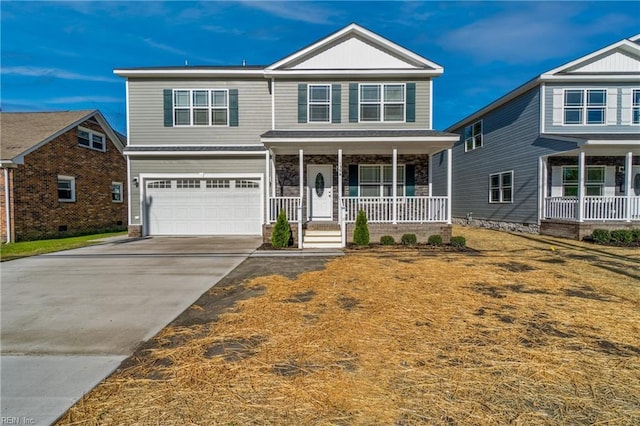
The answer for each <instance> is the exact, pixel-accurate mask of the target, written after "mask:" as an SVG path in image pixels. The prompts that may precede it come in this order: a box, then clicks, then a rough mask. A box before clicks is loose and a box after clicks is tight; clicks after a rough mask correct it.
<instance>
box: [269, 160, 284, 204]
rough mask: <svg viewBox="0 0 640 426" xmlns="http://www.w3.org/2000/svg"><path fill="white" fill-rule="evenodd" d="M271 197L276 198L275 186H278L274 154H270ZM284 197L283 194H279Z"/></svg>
mask: <svg viewBox="0 0 640 426" xmlns="http://www.w3.org/2000/svg"><path fill="white" fill-rule="evenodd" d="M270 167H271V196H272V197H275V196H276V185H277V184H278V175H277V174H276V154H275V153H274V152H272V153H271V165H270ZM280 196H283V197H284V194H280Z"/></svg>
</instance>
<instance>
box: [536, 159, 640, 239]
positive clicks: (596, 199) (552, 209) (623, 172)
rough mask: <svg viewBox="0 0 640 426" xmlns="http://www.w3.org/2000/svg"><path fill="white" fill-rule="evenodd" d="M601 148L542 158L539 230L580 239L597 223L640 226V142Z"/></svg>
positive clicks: (601, 225)
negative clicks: (639, 145)
mask: <svg viewBox="0 0 640 426" xmlns="http://www.w3.org/2000/svg"><path fill="white" fill-rule="evenodd" d="M598 148H600V149H594V148H591V149H580V150H579V151H578V152H577V153H564V154H562V155H558V156H551V157H548V158H541V159H540V176H541V186H542V191H541V192H542V194H544V196H543V197H542V200H541V210H540V211H541V215H540V233H541V234H545V235H552V236H558V237H566V238H573V239H578V240H582V239H583V238H585V237H587V236H589V235H591V233H592V232H593V230H594V229H597V228H604V229H609V230H613V229H630V228H635V227H640V157H638V155H637V154H638V153H637V152H636V151H637V148H632V149H628V150H621V149H617V150H613V149H609V150H603V149H601V148H602V147H598ZM625 151H626V152H625Z"/></svg>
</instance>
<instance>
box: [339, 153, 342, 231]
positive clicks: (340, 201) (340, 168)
mask: <svg viewBox="0 0 640 426" xmlns="http://www.w3.org/2000/svg"><path fill="white" fill-rule="evenodd" d="M338 222H340V223H342V148H340V149H338Z"/></svg>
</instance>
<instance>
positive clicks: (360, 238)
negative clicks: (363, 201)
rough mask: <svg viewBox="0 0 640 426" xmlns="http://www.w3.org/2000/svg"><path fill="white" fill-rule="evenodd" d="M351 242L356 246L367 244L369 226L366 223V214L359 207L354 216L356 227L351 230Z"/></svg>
mask: <svg viewBox="0 0 640 426" xmlns="http://www.w3.org/2000/svg"><path fill="white" fill-rule="evenodd" d="M353 243H354V244H355V245H358V246H366V245H368V244H369V226H368V225H367V215H366V213H365V212H364V210H362V209H360V211H359V212H358V216H357V217H356V228H355V229H354V231H353Z"/></svg>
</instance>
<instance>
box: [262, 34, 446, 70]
mask: <svg viewBox="0 0 640 426" xmlns="http://www.w3.org/2000/svg"><path fill="white" fill-rule="evenodd" d="M354 70H357V72H358V73H363V74H366V73H367V71H369V72H371V73H376V74H379V73H383V74H398V73H401V74H404V75H406V74H422V75H430V76H438V75H440V74H442V73H443V71H444V70H443V68H442V66H440V65H438V64H436V63H435V62H432V61H430V60H429V59H427V58H424V57H422V56H420V55H418V54H416V53H414V52H412V51H410V50H408V49H406V48H404V47H402V46H400V45H398V44H396V43H394V42H392V41H390V40H388V39H386V38H384V37H382V36H380V35H378V34H376V33H374V32H372V31H369V30H367V29H366V28H364V27H361V26H360V25H358V24H355V23H352V24H349V25H347V26H346V27H344V28H342V29H340V30H338V31H336V32H334V33H333V34H330V35H328V36H327V37H325V38H323V39H320V40H318V41H316V42H315V43H312V44H310V45H309V46H307V47H304V48H302V49H300V50H298V51H297V52H295V53H293V54H291V55H289V56H287V57H285V58H283V59H281V60H279V61H277V62H275V63H273V64H271V65H269V66H268V67H267V68H266V69H265V74H266V75H289V74H311V73H312V74H316V75H317V74H321V75H326V74H332V75H335V74H341V73H349V74H353V71H354Z"/></svg>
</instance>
